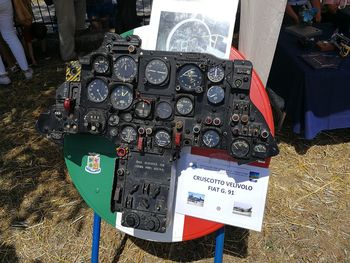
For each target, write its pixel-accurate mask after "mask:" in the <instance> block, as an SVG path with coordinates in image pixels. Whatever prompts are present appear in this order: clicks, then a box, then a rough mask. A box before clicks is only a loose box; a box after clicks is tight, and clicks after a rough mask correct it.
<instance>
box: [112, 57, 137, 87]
mask: <svg viewBox="0 0 350 263" xmlns="http://www.w3.org/2000/svg"><path fill="white" fill-rule="evenodd" d="M136 73H137V65H136V62H135V60H134V59H133V58H132V57H129V56H121V57H119V58H118V59H117V61H116V63H115V64H114V74H115V75H116V76H117V78H118V79H120V80H121V81H124V82H125V81H132V80H133V79H134V78H135V76H136Z"/></svg>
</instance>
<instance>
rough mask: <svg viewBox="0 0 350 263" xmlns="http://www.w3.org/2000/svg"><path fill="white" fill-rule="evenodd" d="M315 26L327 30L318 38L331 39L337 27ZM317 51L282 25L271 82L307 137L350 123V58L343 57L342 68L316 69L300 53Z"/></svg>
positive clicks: (344, 126)
mask: <svg viewBox="0 0 350 263" xmlns="http://www.w3.org/2000/svg"><path fill="white" fill-rule="evenodd" d="M315 26H316V27H318V28H320V29H322V30H323V34H322V36H319V37H316V39H322V40H327V39H329V38H330V36H331V35H332V33H333V31H334V27H333V26H332V25H330V24H320V25H315ZM316 51H317V50H316V49H311V50H306V49H303V48H302V47H301V45H300V44H299V43H298V39H297V38H296V37H295V36H293V35H290V34H288V33H286V32H285V30H284V28H282V29H281V33H280V37H279V41H278V44H277V48H276V53H275V57H274V60H273V64H272V68H271V72H270V77H269V80H268V84H267V86H268V87H270V88H271V89H272V90H274V91H275V92H276V93H277V94H278V95H280V96H282V97H283V98H284V99H285V101H286V112H287V116H288V115H289V117H290V118H291V119H292V122H293V131H294V132H295V133H298V134H300V135H301V136H302V137H304V138H305V139H313V138H314V137H315V136H316V135H317V134H318V133H319V132H321V131H323V130H331V129H338V128H348V127H350V58H349V57H348V58H345V59H343V61H342V63H341V64H340V67H339V69H313V68H312V67H311V66H309V65H308V64H306V62H304V60H303V59H302V58H301V57H300V55H302V54H308V53H311V52H316ZM330 53H331V54H336V52H335V51H333V52H330Z"/></svg>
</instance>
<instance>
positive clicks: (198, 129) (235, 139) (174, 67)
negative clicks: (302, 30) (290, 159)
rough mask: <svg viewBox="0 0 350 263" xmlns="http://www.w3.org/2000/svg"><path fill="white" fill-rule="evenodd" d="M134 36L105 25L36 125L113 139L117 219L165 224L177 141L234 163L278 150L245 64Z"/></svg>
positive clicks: (150, 226) (137, 224)
mask: <svg viewBox="0 0 350 263" xmlns="http://www.w3.org/2000/svg"><path fill="white" fill-rule="evenodd" d="M140 45H141V40H140V39H139V37H137V36H130V37H127V38H122V37H120V36H119V35H116V34H112V33H109V34H107V35H106V36H105V39H104V42H103V44H102V46H101V47H100V48H99V49H98V50H96V51H95V52H93V53H92V54H89V55H87V56H85V57H82V58H81V59H80V64H81V67H82V72H81V81H80V82H65V83H63V84H62V85H61V86H60V87H58V89H57V95H56V104H55V105H53V106H52V107H51V109H50V111H49V112H48V113H43V114H42V115H41V116H40V118H39V121H38V124H37V127H38V129H39V130H40V132H42V133H44V134H47V135H49V136H50V137H51V138H53V139H54V140H56V141H59V140H61V139H62V138H64V135H65V134H71V133H74V134H84V133H88V134H91V135H98V136H104V137H106V138H107V139H109V140H110V141H111V143H113V144H114V145H115V147H116V166H115V175H114V182H113V191H112V193H111V203H110V207H111V211H112V212H122V219H121V223H122V225H123V226H126V227H132V228H136V229H142V230H147V231H153V232H161V233H164V232H165V231H166V229H167V226H168V224H169V213H170V212H171V211H170V209H169V203H171V201H172V200H173V199H174V198H173V193H172V192H171V190H170V181H171V178H170V175H171V167H172V165H173V162H174V161H176V160H177V159H178V158H179V157H180V156H181V150H182V148H183V147H200V148H208V149H218V150H225V151H227V153H228V154H230V155H231V156H232V157H233V158H234V159H236V160H237V162H238V163H239V164H245V163H251V162H254V161H259V160H261V161H263V160H265V159H267V158H269V157H271V156H275V155H277V154H278V148H277V144H276V142H275V139H274V137H273V135H272V134H271V131H270V129H269V126H268V125H267V123H266V121H265V119H264V117H263V115H262V114H261V113H260V111H259V110H258V109H257V107H255V105H254V104H253V103H252V101H251V100H250V96H249V90H250V82H251V78H252V71H253V67H252V64H251V62H249V61H246V60H235V61H230V60H223V59H219V58H217V57H215V56H212V55H208V54H201V53H179V52H165V51H149V50H143V49H141V48H140Z"/></svg>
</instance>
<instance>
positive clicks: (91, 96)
mask: <svg viewBox="0 0 350 263" xmlns="http://www.w3.org/2000/svg"><path fill="white" fill-rule="evenodd" d="M87 92H88V100H89V101H92V102H96V103H99V102H103V101H104V100H105V99H107V97H108V85H107V83H106V82H104V81H103V80H102V79H94V80H92V81H91V82H90V83H89V84H88V86H87Z"/></svg>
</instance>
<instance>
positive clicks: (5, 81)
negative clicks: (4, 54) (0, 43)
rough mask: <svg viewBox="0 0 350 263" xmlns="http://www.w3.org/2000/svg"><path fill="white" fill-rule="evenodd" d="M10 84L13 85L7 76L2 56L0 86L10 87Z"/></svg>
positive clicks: (0, 61)
mask: <svg viewBox="0 0 350 263" xmlns="http://www.w3.org/2000/svg"><path fill="white" fill-rule="evenodd" d="M10 83H11V80H10V78H9V77H8V76H7V72H6V69H5V66H4V63H3V62H2V59H1V56H0V85H8V84H10Z"/></svg>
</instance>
